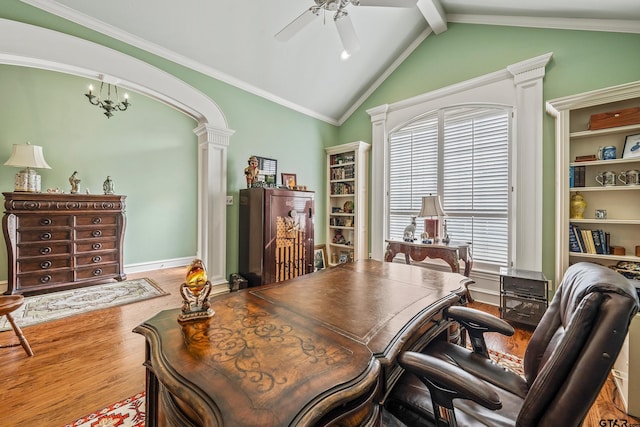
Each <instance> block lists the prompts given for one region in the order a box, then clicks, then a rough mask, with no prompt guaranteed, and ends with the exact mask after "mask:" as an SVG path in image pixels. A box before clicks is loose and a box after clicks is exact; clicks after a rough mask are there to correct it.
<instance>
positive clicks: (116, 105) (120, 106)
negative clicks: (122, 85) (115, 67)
mask: <svg viewBox="0 0 640 427" xmlns="http://www.w3.org/2000/svg"><path fill="white" fill-rule="evenodd" d="M103 89H104V81H102V82H100V92H98V95H97V96H96V95H94V94H93V85H89V92H88V93H85V94H84V96H86V97H87V98H89V102H90V103H91V104H93V105H97V106H98V107H100V108H102V109H103V110H104V115H105V116H107V118H108V119H110V118H111V117H112V116H113V113H115V112H116V111H125V110H126V109H127V108H129V106H130V105H131V103H130V102H129V95H128V94H126V93H125V94H124V101H122V102H120V97H119V96H118V86H116V85H115V84H114V85H113V89H114V92H115V99H111V83H107V98H106V99H105V98H104V97H103V95H102V91H103Z"/></svg>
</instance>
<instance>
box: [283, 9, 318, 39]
mask: <svg viewBox="0 0 640 427" xmlns="http://www.w3.org/2000/svg"><path fill="white" fill-rule="evenodd" d="M316 12H317V9H316V8H314V7H310V8H309V9H307V10H305V11H304V12H302V14H301V15H300V16H298V17H297V18H296V19H294V20H293V21H291V22H290V23H289V24H287V26H285V27H284V28H283V29H282V30H280V31H279V32H278V33H277V34H276V35H275V38H276V40H278V41H281V42H285V41H287V40H289V39H290V38H291V37H293V36H295V35H296V34H297V33H298V32H299V31H300V30H302V29H303V28H304V27H306V26H307V25H309V24H310V23H311V21H313V19H314V18H315V17H316V16H317V15H316Z"/></svg>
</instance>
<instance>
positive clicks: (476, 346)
mask: <svg viewBox="0 0 640 427" xmlns="http://www.w3.org/2000/svg"><path fill="white" fill-rule="evenodd" d="M445 315H446V316H447V317H448V318H450V319H452V320H455V321H457V322H458V323H460V324H461V325H462V326H463V327H464V328H465V329H466V330H467V332H468V333H469V338H470V341H471V346H472V347H473V352H474V353H478V354H480V355H482V356H484V357H486V358H487V359H489V350H488V349H487V344H486V342H485V339H484V333H485V332H498V333H500V334H502V335H506V336H509V337H510V336H511V335H513V334H514V333H515V330H514V329H513V327H512V326H511V325H510V324H508V323H507V322H505V321H504V320H502V319H500V318H497V317H496V316H493V315H491V314H487V313H485V312H483V311H480V310H476V309H474V308H469V307H462V306H452V307H449V308H448V309H447V310H446V312H445Z"/></svg>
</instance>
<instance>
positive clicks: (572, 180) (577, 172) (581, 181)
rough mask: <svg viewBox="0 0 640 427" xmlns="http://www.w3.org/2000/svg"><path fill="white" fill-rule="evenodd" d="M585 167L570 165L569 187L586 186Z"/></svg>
mask: <svg viewBox="0 0 640 427" xmlns="http://www.w3.org/2000/svg"><path fill="white" fill-rule="evenodd" d="M585 169H586V168H585V167H584V166H569V187H570V188H574V187H584V186H585V177H584V175H585Z"/></svg>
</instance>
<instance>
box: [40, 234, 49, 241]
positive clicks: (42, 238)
mask: <svg viewBox="0 0 640 427" xmlns="http://www.w3.org/2000/svg"><path fill="white" fill-rule="evenodd" d="M40 240H51V233H42V234H41V235H40Z"/></svg>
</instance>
